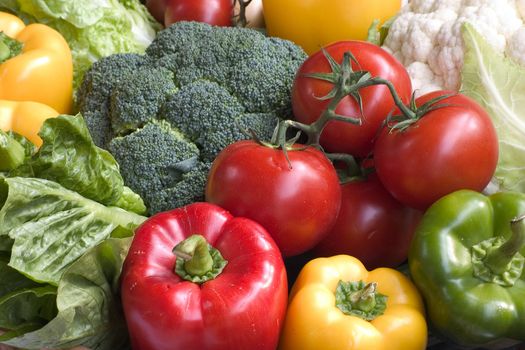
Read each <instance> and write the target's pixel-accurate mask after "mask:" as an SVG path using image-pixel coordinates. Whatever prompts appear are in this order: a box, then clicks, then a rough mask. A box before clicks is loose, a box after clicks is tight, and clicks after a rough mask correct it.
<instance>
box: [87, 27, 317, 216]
mask: <svg viewBox="0 0 525 350" xmlns="http://www.w3.org/2000/svg"><path fill="white" fill-rule="evenodd" d="M306 57H307V56H306V54H305V52H304V51H303V50H302V49H301V48H300V47H299V46H297V45H295V44H293V43H292V42H289V41H286V40H282V39H277V38H269V37H267V36H265V35H263V34H262V33H260V32H258V31H256V30H253V29H246V28H231V27H215V26H210V25H207V24H205V23H199V22H177V23H175V24H173V25H172V26H170V27H168V28H166V29H165V30H163V31H161V32H159V33H158V35H157V38H156V39H155V40H154V41H153V42H152V43H151V45H150V46H149V47H148V48H147V50H146V53H145V54H144V55H138V54H117V55H112V56H109V57H107V58H104V59H102V60H100V61H99V62H97V63H95V64H94V65H93V66H92V67H91V69H90V70H88V71H87V72H86V74H85V77H84V81H83V83H82V86H81V87H80V89H79V90H78V92H77V103H78V107H79V110H80V112H81V114H82V115H84V117H85V118H86V122H87V125H88V128H89V129H90V132H91V133H92V136H93V139H94V141H95V143H96V144H97V145H98V146H100V147H103V148H106V149H108V150H109V151H110V152H111V153H113V155H114V156H115V158H116V160H117V162H118V163H119V164H120V167H121V173H122V175H123V177H124V180H125V182H126V184H127V185H128V186H129V187H130V188H131V189H133V190H134V191H135V192H137V193H139V194H140V195H141V196H142V197H143V198H144V201H145V202H146V204H147V206H148V208H149V210H150V213H152V214H153V213H156V212H159V211H164V210H168V209H171V208H175V207H179V206H182V205H185V204H188V203H191V202H194V201H198V200H202V199H203V195H204V186H205V182H206V177H207V173H208V171H209V169H210V166H211V163H212V162H213V160H214V158H215V157H216V156H217V154H218V153H219V152H220V151H221V150H222V149H223V148H224V147H226V146H227V145H228V144H230V143H233V142H235V141H237V140H241V139H247V138H248V136H247V134H246V133H245V132H244V130H246V129H251V130H253V131H255V132H256V133H257V135H258V136H259V137H260V138H261V139H269V138H270V137H271V135H272V133H273V130H274V128H275V126H276V125H277V122H278V120H279V119H284V118H290V117H291V115H292V114H291V113H292V112H291V103H290V93H291V87H292V83H293V79H294V77H295V73H296V71H297V70H298V68H299V66H300V65H301V64H302V63H303V62H304V60H305V59H306Z"/></svg>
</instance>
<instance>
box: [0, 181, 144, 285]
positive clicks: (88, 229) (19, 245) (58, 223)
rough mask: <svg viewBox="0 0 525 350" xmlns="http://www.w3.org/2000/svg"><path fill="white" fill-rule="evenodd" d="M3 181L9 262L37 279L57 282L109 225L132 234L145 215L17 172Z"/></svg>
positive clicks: (1, 225) (1, 220)
mask: <svg viewBox="0 0 525 350" xmlns="http://www.w3.org/2000/svg"><path fill="white" fill-rule="evenodd" d="M3 182H4V190H6V191H7V199H6V201H5V203H3V206H2V209H1V210H0V235H7V236H9V237H10V238H11V239H12V240H13V241H14V242H13V246H12V253H11V260H10V262H9V265H10V266H11V267H14V268H15V269H17V270H18V271H20V272H22V273H24V274H25V275H27V276H30V278H32V279H34V280H36V281H39V282H46V283H50V284H53V285H57V284H58V281H59V280H60V277H61V275H62V273H63V271H64V269H65V267H67V266H69V265H70V264H71V263H73V262H74V261H76V260H77V259H78V258H79V257H80V256H82V254H84V253H85V252H86V250H88V249H89V248H91V247H93V246H95V245H96V244H98V243H100V242H102V241H103V240H104V239H106V238H109V237H110V235H111V233H112V232H113V230H115V229H116V228H119V229H120V230H122V229H124V230H127V232H128V236H131V235H132V234H133V229H134V228H135V227H137V226H138V225H140V224H141V223H142V222H143V221H144V220H145V218H144V217H143V216H140V215H137V214H134V213H131V212H127V211H125V210H123V209H121V208H116V207H106V206H104V205H102V204H100V203H97V202H95V201H92V200H90V199H87V198H85V197H83V196H81V195H80V194H78V193H76V192H73V191H69V190H67V189H65V188H64V187H62V186H61V185H59V184H58V183H56V182H52V181H48V180H44V179H36V178H21V177H13V178H7V179H4V180H3ZM119 235H121V236H122V233H121V231H120V233H119Z"/></svg>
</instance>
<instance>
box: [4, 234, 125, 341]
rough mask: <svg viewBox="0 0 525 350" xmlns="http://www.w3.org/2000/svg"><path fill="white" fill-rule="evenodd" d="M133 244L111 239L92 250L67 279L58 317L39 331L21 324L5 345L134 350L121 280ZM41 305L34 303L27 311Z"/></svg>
mask: <svg viewBox="0 0 525 350" xmlns="http://www.w3.org/2000/svg"><path fill="white" fill-rule="evenodd" d="M130 244H131V238H123V239H116V238H110V239H107V240H105V241H103V242H102V243H100V244H99V245H97V246H96V247H93V248H92V249H90V250H89V251H88V252H87V253H86V254H84V255H83V256H82V257H81V258H79V259H78V260H77V261H76V262H74V263H73V264H72V265H71V266H70V267H69V268H68V269H67V270H66V271H65V273H64V275H63V276H62V279H61V280H60V283H59V285H58V289H57V290H56V292H55V293H56V308H57V311H56V312H55V316H54V318H52V319H51V320H50V321H49V322H48V323H47V324H45V325H43V326H40V327H38V328H36V329H35V328H33V329H31V328H30V324H28V323H25V324H21V325H20V326H19V330H17V329H14V330H12V331H11V332H8V333H5V334H4V335H2V336H0V341H1V342H2V343H4V344H7V345H11V346H15V347H19V348H24V349H41V348H44V347H45V348H71V347H74V346H80V345H82V346H85V347H89V348H90V349H92V350H119V349H129V338H128V335H127V330H126V324H125V321H124V316H123V312H122V309H121V302H120V299H119V293H118V286H119V283H118V281H119V277H120V272H121V269H122V264H123V262H124V259H125V257H126V254H127V252H128V249H129V246H130ZM0 267H1V265H0ZM0 297H1V295H0ZM37 306H38V303H31V304H28V305H27V306H26V308H28V309H30V308H31V307H32V309H36V308H37ZM0 307H1V304H0ZM17 314H18V312H17ZM0 325H1V323H0Z"/></svg>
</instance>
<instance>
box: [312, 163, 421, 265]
mask: <svg viewBox="0 0 525 350" xmlns="http://www.w3.org/2000/svg"><path fill="white" fill-rule="evenodd" d="M341 190H342V191H341V192H342V198H341V209H340V210H339V215H338V216H337V221H336V223H335V225H334V227H333V229H332V230H331V231H330V233H329V234H328V235H327V236H326V237H325V238H324V239H323V240H322V241H321V243H319V244H318V245H317V246H316V247H315V248H314V254H315V255H316V256H333V255H339V254H347V255H352V256H354V257H356V258H358V259H359V260H360V261H361V262H362V263H363V264H364V265H365V266H366V267H367V269H369V270H371V269H375V268H378V267H396V266H399V265H400V264H401V263H403V262H404V261H405V260H406V259H407V256H408V249H409V246H410V242H411V240H412V236H413V234H414V230H415V228H416V226H417V224H418V223H419V220H420V218H421V216H422V212H421V211H419V210H415V209H412V208H409V207H407V206H405V205H403V204H401V203H399V202H398V201H397V200H396V199H394V198H393V197H392V196H391V195H390V193H389V192H388V191H387V190H386V189H385V188H384V186H383V185H382V184H381V182H380V181H379V179H378V177H377V175H376V174H374V173H373V174H370V175H368V177H367V178H366V179H360V180H356V181H352V182H348V183H345V184H342V185H341Z"/></svg>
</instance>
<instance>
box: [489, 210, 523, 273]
mask: <svg viewBox="0 0 525 350" xmlns="http://www.w3.org/2000/svg"><path fill="white" fill-rule="evenodd" d="M524 219H525V215H522V216H520V217H517V218H515V219H513V220H512V221H511V222H510V228H511V232H512V234H511V236H510V237H509V238H508V239H507V240H506V241H505V242H504V243H503V244H502V245H501V246H499V247H498V246H495V247H490V248H489V249H488V250H487V254H486V256H485V259H484V263H485V264H486V265H487V267H488V268H489V269H490V270H491V271H493V272H494V273H497V274H499V273H502V272H504V271H506V270H507V268H508V265H509V263H510V262H511V261H512V259H513V258H514V256H515V255H516V254H517V253H518V252H519V251H520V250H521V248H523V246H524V245H525V221H524Z"/></svg>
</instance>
